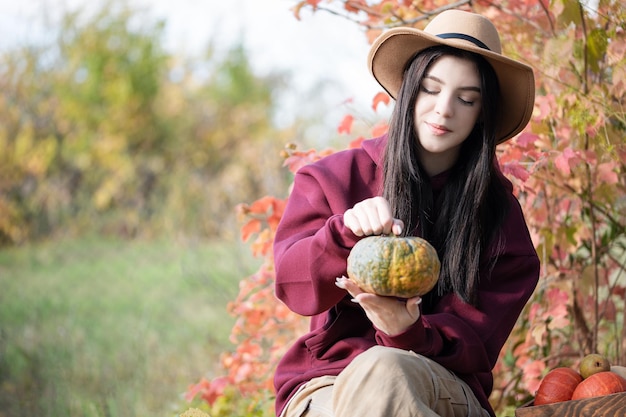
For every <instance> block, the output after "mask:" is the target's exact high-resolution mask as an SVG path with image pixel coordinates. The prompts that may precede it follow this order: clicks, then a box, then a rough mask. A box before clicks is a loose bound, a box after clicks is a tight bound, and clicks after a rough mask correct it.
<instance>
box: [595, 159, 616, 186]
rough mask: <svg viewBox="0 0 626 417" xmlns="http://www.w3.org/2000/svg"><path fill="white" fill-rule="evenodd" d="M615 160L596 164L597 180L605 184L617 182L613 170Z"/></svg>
mask: <svg viewBox="0 0 626 417" xmlns="http://www.w3.org/2000/svg"><path fill="white" fill-rule="evenodd" d="M615 166H616V164H615V162H605V163H603V164H600V165H598V180H599V181H600V182H603V183H605V184H617V182H618V181H619V177H618V176H617V172H615Z"/></svg>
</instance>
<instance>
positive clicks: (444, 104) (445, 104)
mask: <svg viewBox="0 0 626 417" xmlns="http://www.w3.org/2000/svg"><path fill="white" fill-rule="evenodd" d="M435 112H436V113H437V114H439V115H441V116H443V117H451V116H452V115H453V114H454V109H453V97H451V96H448V95H446V94H439V96H437V102H436V103H435Z"/></svg>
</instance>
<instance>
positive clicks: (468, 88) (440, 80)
mask: <svg viewBox="0 0 626 417" xmlns="http://www.w3.org/2000/svg"><path fill="white" fill-rule="evenodd" d="M424 78H428V79H431V80H433V81H436V82H438V83H440V84H445V82H444V81H443V80H442V79H441V78H438V77H435V76H434V75H430V74H426V75H424ZM459 90H463V91H475V92H477V93H480V87H475V86H466V87H460V88H459Z"/></svg>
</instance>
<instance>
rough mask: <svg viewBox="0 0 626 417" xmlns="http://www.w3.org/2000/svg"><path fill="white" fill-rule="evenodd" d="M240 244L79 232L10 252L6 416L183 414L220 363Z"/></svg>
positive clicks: (4, 349) (1, 385) (3, 336)
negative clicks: (195, 389) (81, 235)
mask: <svg viewBox="0 0 626 417" xmlns="http://www.w3.org/2000/svg"><path fill="white" fill-rule="evenodd" d="M249 253H250V251H249V249H248V248H246V247H240V246H239V245H237V244H235V243H230V244H224V243H199V242H195V243H190V242H166V241H158V242H124V241H117V240H104V239H101V238H97V239H80V240H68V241H61V242H49V243H46V244H41V245H36V246H26V247H21V248H11V249H8V250H2V251H0V417H9V416H10V417H13V416H16V417H17V416H25V415H33V416H35V415H36V416H38V417H45V416H55V417H56V416H64V417H65V416H68V417H72V416H77V417H78V416H81V417H91V416H93V417H100V416H103V417H104V416H107V417H122V416H124V417H125V416H148V415H149V416H174V415H176V413H177V412H180V411H181V405H183V404H184V401H183V400H182V399H181V396H182V393H183V392H184V391H185V390H186V389H187V387H188V385H189V384H191V383H194V382H196V381H197V380H199V379H200V378H201V377H202V376H209V377H210V376H211V374H212V373H213V372H215V371H216V370H217V369H218V365H219V354H220V353H221V352H223V351H225V350H229V349H232V345H231V344H230V343H229V342H228V335H229V332H230V328H231V327H232V325H233V323H234V318H233V317H231V316H230V315H228V313H227V312H226V308H225V306H226V304H227V302H228V301H230V300H232V299H234V297H235V296H236V293H237V290H238V282H239V280H240V279H241V278H243V277H245V276H247V275H249V274H250V273H252V271H253V270H255V269H256V267H257V265H256V261H255V260H253V259H252V258H251V255H250V254H249Z"/></svg>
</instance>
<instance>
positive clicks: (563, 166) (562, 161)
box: [554, 148, 576, 175]
mask: <svg viewBox="0 0 626 417" xmlns="http://www.w3.org/2000/svg"><path fill="white" fill-rule="evenodd" d="M574 158H576V153H575V152H574V151H573V150H572V148H566V149H565V150H563V152H561V153H560V154H559V155H558V156H557V157H556V158H555V159H554V164H555V165H556V167H557V168H558V169H559V170H560V171H561V172H562V173H563V174H565V175H569V174H570V173H571V168H570V160H572V159H574Z"/></svg>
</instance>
